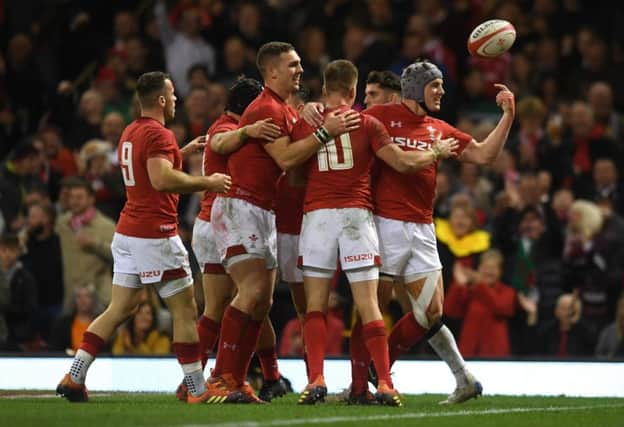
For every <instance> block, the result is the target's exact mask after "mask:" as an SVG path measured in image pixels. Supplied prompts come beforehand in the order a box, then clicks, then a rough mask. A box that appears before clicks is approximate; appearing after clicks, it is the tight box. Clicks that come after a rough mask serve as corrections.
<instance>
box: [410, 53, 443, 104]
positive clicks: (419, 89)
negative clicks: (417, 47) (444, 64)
mask: <svg viewBox="0 0 624 427" xmlns="http://www.w3.org/2000/svg"><path fill="white" fill-rule="evenodd" d="M441 78H443V77H442V72H441V71H440V69H439V68H438V67H436V65H435V64H432V63H431V62H427V61H416V62H414V63H413V64H411V65H408V66H407V67H405V69H404V70H403V73H402V74H401V95H402V96H403V98H405V99H413V100H415V101H417V102H418V103H419V104H421V103H424V102H425V86H427V83H429V82H431V81H433V80H435V79H441Z"/></svg>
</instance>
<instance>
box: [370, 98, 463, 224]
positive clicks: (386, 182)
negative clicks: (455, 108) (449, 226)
mask: <svg viewBox="0 0 624 427" xmlns="http://www.w3.org/2000/svg"><path fill="white" fill-rule="evenodd" d="M364 114H365V115H370V116H373V117H376V118H377V119H379V120H380V121H381V122H382V123H383V124H384V126H385V127H386V129H387V130H388V132H389V133H390V136H391V137H392V141H393V142H394V143H395V144H397V145H398V146H399V147H401V149H402V150H403V151H414V150H421V151H426V150H429V149H430V148H431V145H432V143H433V141H435V138H436V136H437V135H438V133H439V132H441V133H442V139H444V138H449V137H453V138H456V139H457V140H458V141H459V148H458V150H457V153H458V154H459V153H461V152H462V151H463V150H464V148H466V146H467V145H468V144H469V143H470V141H471V140H472V137H471V136H470V135H468V134H466V133H464V132H461V131H460V130H458V129H456V128H454V127H453V126H451V125H449V124H448V123H446V122H445V121H443V120H439V119H435V118H433V117H429V116H419V115H417V114H414V113H413V112H412V111H411V110H410V109H409V108H408V107H407V106H405V105H404V104H383V105H375V106H372V107H371V108H368V109H367V110H365V111H364ZM379 164H380V166H379V173H378V174H377V176H376V179H375V180H374V182H373V199H374V203H375V214H377V215H380V216H383V217H386V218H390V219H396V220H399V221H408V222H416V223H424V224H430V223H432V222H433V196H434V194H435V185H436V174H437V170H438V164H437V162H436V163H434V164H432V165H430V166H428V167H426V168H425V169H423V170H421V171H419V172H417V173H416V174H410V175H405V174H401V173H399V172H397V171H395V170H394V169H392V168H391V167H390V166H388V165H386V164H385V163H383V162H379Z"/></svg>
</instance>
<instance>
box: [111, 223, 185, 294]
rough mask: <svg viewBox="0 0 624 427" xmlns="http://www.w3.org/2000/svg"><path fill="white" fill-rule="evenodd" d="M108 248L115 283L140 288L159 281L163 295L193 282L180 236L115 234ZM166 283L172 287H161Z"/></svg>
mask: <svg viewBox="0 0 624 427" xmlns="http://www.w3.org/2000/svg"><path fill="white" fill-rule="evenodd" d="M111 250H112V252H113V284H115V285H119V286H123V287H127V288H140V287H141V286H143V285H149V284H154V285H157V284H158V285H159V286H157V287H158V292H159V294H160V295H161V296H162V297H163V298H166V297H169V296H171V295H174V294H176V293H177V292H180V291H181V290H182V289H184V288H186V287H188V286H191V285H192V284H193V276H192V274H191V267H190V264H189V258H188V252H187V251H186V248H185V247H184V244H183V243H182V239H180V236H177V235H176V236H172V237H164V238H154V239H149V238H142V237H132V236H126V235H123V234H119V233H115V234H114V236H113V242H112V243H111ZM179 279H183V280H179ZM166 282H171V284H174V285H175V289H170V288H171V286H169V287H167V288H166V289H161V288H162V286H160V285H165V284H166Z"/></svg>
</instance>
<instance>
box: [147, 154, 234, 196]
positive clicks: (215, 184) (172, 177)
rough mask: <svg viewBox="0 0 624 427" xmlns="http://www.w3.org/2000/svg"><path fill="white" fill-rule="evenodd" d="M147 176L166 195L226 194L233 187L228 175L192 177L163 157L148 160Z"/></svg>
mask: <svg viewBox="0 0 624 427" xmlns="http://www.w3.org/2000/svg"><path fill="white" fill-rule="evenodd" d="M147 174H148V176H149V180H150V183H151V184H152V187H154V189H155V190H157V191H162V192H164V193H193V192H196V191H212V192H215V193H225V192H227V191H228V190H229V189H230V186H231V185H232V179H231V178H230V177H229V176H228V175H224V174H221V173H213V174H212V175H210V176H192V175H189V174H187V173H184V172H182V171H179V170H176V169H174V167H173V164H172V163H171V162H170V161H169V160H167V159H163V158H161V157H152V158H149V159H147Z"/></svg>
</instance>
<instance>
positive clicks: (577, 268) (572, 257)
mask: <svg viewBox="0 0 624 427" xmlns="http://www.w3.org/2000/svg"><path fill="white" fill-rule="evenodd" d="M603 222H604V218H603V216H602V212H601V211H600V209H599V208H598V206H596V205H595V204H594V203H592V202H588V201H586V200H577V201H575V202H574V203H573V204H572V206H571V208H570V214H569V220H568V227H567V229H566V236H565V246H564V249H563V263H564V274H563V279H564V283H565V285H566V286H567V288H568V289H569V290H571V291H574V292H575V294H576V295H577V296H578V298H579V299H580V300H581V302H582V303H583V320H584V321H585V322H586V323H587V324H588V326H589V327H591V329H592V332H593V333H595V334H597V333H598V332H599V331H600V329H602V328H603V327H604V326H605V325H606V324H607V322H608V321H609V319H610V318H611V316H610V313H609V301H608V297H609V295H610V294H612V292H613V289H617V287H619V286H621V283H622V277H621V275H620V277H617V276H616V277H613V276H612V275H611V274H610V271H609V269H611V268H616V267H617V266H616V265H615V264H616V263H621V262H622V260H621V259H619V260H618V259H613V258H612V257H611V254H609V253H607V250H608V246H607V242H606V241H605V239H604V236H603V235H602V233H601V231H602V227H603ZM618 270H619V269H618ZM619 271H621V270H619Z"/></svg>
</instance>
